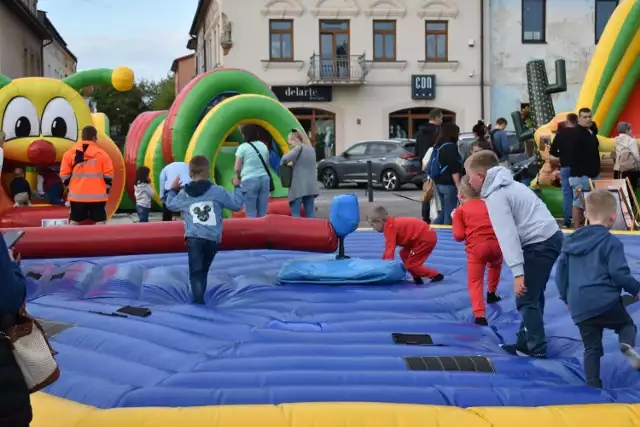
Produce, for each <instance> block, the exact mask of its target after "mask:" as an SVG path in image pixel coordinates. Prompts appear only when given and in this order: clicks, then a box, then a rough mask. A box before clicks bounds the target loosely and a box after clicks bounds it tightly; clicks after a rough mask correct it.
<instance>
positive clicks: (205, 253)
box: [187, 237, 218, 304]
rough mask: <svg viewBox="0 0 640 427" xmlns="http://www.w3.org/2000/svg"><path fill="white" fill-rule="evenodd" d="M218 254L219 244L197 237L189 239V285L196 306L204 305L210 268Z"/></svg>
mask: <svg viewBox="0 0 640 427" xmlns="http://www.w3.org/2000/svg"><path fill="white" fill-rule="evenodd" d="M217 252H218V243H217V242H214V241H213V240H207V239H200V238H197V237H189V238H187V253H188V255H189V283H190V284H191V295H192V296H193V302H194V304H204V293H205V291H206V290H207V276H208V275H209V267H211V263H212V262H213V258H215V256H216V253H217Z"/></svg>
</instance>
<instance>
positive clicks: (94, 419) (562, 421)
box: [31, 393, 640, 427]
mask: <svg viewBox="0 0 640 427" xmlns="http://www.w3.org/2000/svg"><path fill="white" fill-rule="evenodd" d="M32 403H33V410H34V420H33V422H32V423H31V427H71V426H73V427H114V426H117V427H142V426H154V427H174V426H181V425H185V426H189V427H255V426H261V427H335V426H347V427H424V426H439V427H462V426H464V427H513V426H518V427H569V426H571V427H575V426H580V427H602V425H603V422H604V420H606V421H607V422H608V423H610V424H611V425H615V426H625V427H640V405H621V404H607V405H572V406H543V407H537V408H517V407H487V408H467V409H463V408H459V407H456V406H429V405H405V404H390V403H356V402H354V403H351V402H349V403H343V402H336V403H297V404H283V405H232V406H206V407H194V408H121V409H107V410H104V409H97V408H93V407H90V406H85V405H81V404H79V403H74V402H71V401H68V400H64V399H60V398H57V397H54V396H51V395H48V394H44V393H37V394H34V395H33V396H32Z"/></svg>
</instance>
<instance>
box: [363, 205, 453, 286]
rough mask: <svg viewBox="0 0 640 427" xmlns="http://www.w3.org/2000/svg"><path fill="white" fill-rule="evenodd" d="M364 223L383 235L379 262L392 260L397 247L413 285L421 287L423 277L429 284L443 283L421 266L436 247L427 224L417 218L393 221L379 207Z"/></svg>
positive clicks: (434, 272)
mask: <svg viewBox="0 0 640 427" xmlns="http://www.w3.org/2000/svg"><path fill="white" fill-rule="evenodd" d="M368 221H369V224H371V226H372V227H373V228H374V230H376V231H377V232H379V233H384V238H385V240H386V244H385V249H384V255H382V259H387V260H392V259H394V258H395V252H396V246H400V247H402V249H401V250H400V259H401V260H402V263H403V264H404V266H405V268H406V269H407V271H408V272H409V273H411V276H413V280H415V282H416V283H417V284H423V283H424V281H423V280H422V278H423V277H427V278H429V279H431V282H432V283H434V282H439V281H441V280H442V279H444V276H443V275H442V274H440V273H439V272H437V271H436V270H433V269H431V268H427V267H425V266H424V263H425V261H426V260H427V258H428V257H429V255H431V252H432V251H433V248H434V247H435V246H436V243H438V235H437V234H436V232H435V231H434V230H433V229H432V228H431V227H429V224H427V223H426V222H424V221H423V220H421V219H418V218H394V217H392V216H389V213H388V212H387V210H386V209H385V208H384V207H383V206H376V207H375V208H373V209H372V210H371V213H370V214H369V217H368Z"/></svg>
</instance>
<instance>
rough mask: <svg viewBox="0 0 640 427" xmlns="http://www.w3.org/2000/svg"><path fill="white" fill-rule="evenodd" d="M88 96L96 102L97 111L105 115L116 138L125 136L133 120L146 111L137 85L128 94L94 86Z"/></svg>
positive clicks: (109, 87) (142, 95) (110, 87)
mask: <svg viewBox="0 0 640 427" xmlns="http://www.w3.org/2000/svg"><path fill="white" fill-rule="evenodd" d="M89 96H90V97H91V98H92V99H93V100H94V101H95V102H96V107H97V109H98V111H99V112H101V113H104V114H106V115H107V117H108V118H109V122H110V124H111V128H112V129H113V130H114V133H115V134H117V135H118V136H124V135H126V134H127V132H128V131H129V125H131V123H132V122H133V121H134V120H135V118H136V117H138V115H139V114H140V113H143V112H144V111H147V110H148V107H147V105H146V104H145V102H144V100H143V97H144V94H143V92H142V91H141V90H140V87H139V86H138V85H134V87H133V88H132V89H131V90H130V91H128V92H118V91H117V90H115V89H114V88H113V87H112V86H94V87H93V88H92V89H91V92H90V95H89Z"/></svg>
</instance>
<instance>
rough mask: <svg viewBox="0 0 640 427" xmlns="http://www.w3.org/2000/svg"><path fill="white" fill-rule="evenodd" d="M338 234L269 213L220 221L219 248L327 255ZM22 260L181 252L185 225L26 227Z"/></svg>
mask: <svg viewBox="0 0 640 427" xmlns="http://www.w3.org/2000/svg"><path fill="white" fill-rule="evenodd" d="M337 248H338V238H337V236H336V234H335V232H334V231H333V227H331V224H330V223H329V221H328V220H325V219H307V218H292V217H290V216H283V215H267V216H266V217H264V218H258V219H247V218H243V219H228V220H225V221H224V229H223V233H222V243H221V247H220V249H221V250H243V249H277V250H290V251H302V252H324V253H331V252H334V251H335V250H336V249H337ZM16 251H17V252H18V253H19V254H20V255H21V256H22V258H25V259H27V258H84V257H103V256H118V255H136V254H154V253H170V252H185V251H186V244H185V241H184V224H183V223H182V222H181V221H175V222H151V223H147V224H124V225H90V226H63V227H46V228H28V229H26V230H25V235H24V237H23V238H22V239H20V241H19V242H18V244H17V245H16Z"/></svg>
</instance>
